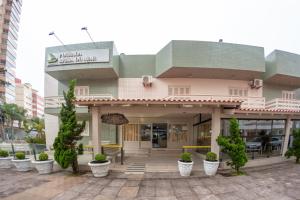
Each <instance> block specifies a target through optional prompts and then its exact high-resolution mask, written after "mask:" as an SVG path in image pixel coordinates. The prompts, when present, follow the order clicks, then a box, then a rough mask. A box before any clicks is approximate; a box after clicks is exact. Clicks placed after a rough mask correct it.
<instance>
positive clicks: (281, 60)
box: [265, 50, 300, 79]
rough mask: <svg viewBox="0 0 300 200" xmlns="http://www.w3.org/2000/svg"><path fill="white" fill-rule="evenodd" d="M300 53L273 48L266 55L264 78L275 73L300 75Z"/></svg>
mask: <svg viewBox="0 0 300 200" xmlns="http://www.w3.org/2000/svg"><path fill="white" fill-rule="evenodd" d="M299 66H300V55H298V54H294V53H290V52H286V51H280V50H274V51H273V52H272V53H270V54H269V55H268V56H267V57H266V73H265V79H267V78H269V77H272V76H274V75H276V74H283V75H288V76H294V77H300V68H299Z"/></svg>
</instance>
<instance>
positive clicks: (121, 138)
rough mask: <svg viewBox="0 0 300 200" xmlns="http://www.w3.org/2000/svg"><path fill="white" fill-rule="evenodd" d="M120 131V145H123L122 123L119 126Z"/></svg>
mask: <svg viewBox="0 0 300 200" xmlns="http://www.w3.org/2000/svg"><path fill="white" fill-rule="evenodd" d="M118 131H119V134H118V137H119V144H120V145H123V133H122V125H119V126H118Z"/></svg>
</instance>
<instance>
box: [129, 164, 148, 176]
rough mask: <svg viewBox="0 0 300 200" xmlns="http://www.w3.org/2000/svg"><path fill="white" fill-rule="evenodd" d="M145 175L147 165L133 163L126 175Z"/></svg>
mask: <svg viewBox="0 0 300 200" xmlns="http://www.w3.org/2000/svg"><path fill="white" fill-rule="evenodd" d="M144 173H145V163H132V164H130V165H129V166H128V167H127V169H126V171H125V174H144Z"/></svg>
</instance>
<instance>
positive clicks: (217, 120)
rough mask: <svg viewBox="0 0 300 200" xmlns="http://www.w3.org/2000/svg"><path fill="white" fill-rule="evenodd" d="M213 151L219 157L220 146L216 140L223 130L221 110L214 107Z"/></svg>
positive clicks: (212, 123)
mask: <svg viewBox="0 0 300 200" xmlns="http://www.w3.org/2000/svg"><path fill="white" fill-rule="evenodd" d="M211 131H212V132H211V151H212V152H214V153H215V154H217V156H218V158H219V154H220V147H219V145H218V143H217V141H216V139H217V138H218V136H219V135H220V132H221V110H220V108H214V109H213V112H212V116H211Z"/></svg>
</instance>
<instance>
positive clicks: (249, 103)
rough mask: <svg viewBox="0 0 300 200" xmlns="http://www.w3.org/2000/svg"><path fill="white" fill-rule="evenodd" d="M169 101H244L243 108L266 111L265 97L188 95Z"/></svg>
mask: <svg viewBox="0 0 300 200" xmlns="http://www.w3.org/2000/svg"><path fill="white" fill-rule="evenodd" d="M165 99H168V100H203V101H237V100H239V101H242V103H241V108H247V109H264V108H265V98H264V97H247V98H241V97H235V96H221V95H186V96H168V97H166V98H165Z"/></svg>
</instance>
